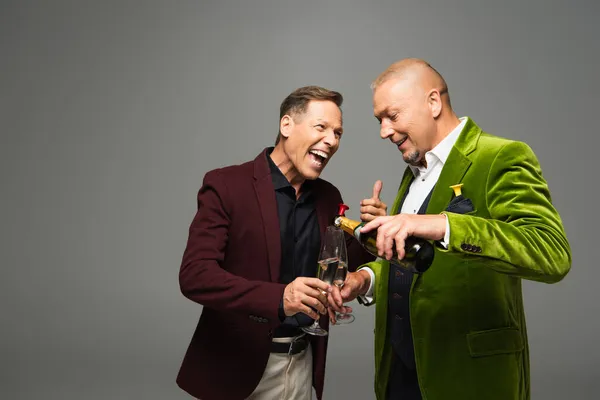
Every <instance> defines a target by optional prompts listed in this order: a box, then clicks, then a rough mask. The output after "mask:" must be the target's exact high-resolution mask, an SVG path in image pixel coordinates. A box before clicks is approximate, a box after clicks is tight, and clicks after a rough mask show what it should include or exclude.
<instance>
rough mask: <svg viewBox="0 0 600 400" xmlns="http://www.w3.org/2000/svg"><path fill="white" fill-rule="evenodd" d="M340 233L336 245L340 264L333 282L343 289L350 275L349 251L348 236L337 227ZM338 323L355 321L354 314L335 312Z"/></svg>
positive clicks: (337, 235) (337, 234)
mask: <svg viewBox="0 0 600 400" xmlns="http://www.w3.org/2000/svg"><path fill="white" fill-rule="evenodd" d="M336 229H338V230H339V233H336V246H337V247H338V249H339V252H338V256H337V258H338V260H339V262H338V264H337V268H336V269H335V275H334V277H333V284H334V285H335V286H337V287H338V289H340V291H341V290H342V287H344V282H345V281H346V275H348V253H347V251H346V238H345V235H344V231H343V230H342V229H341V228H336ZM335 320H336V324H349V323H351V322H352V321H354V315H352V314H346V313H336V314H335Z"/></svg>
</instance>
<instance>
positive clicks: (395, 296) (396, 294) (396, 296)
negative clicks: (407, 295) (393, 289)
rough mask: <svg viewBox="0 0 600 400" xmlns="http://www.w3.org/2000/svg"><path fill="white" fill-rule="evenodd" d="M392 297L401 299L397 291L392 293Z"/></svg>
mask: <svg viewBox="0 0 600 400" xmlns="http://www.w3.org/2000/svg"><path fill="white" fill-rule="evenodd" d="M394 298H395V299H401V298H402V296H400V295H399V294H398V293H394Z"/></svg>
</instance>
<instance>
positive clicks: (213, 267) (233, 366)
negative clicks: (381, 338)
mask: <svg viewBox="0 0 600 400" xmlns="http://www.w3.org/2000/svg"><path fill="white" fill-rule="evenodd" d="M342 101H343V99H342V96H341V94H339V93H337V92H334V91H330V90H327V89H324V88H320V87H316V86H308V87H304V88H300V89H297V90H296V91H294V92H292V93H291V94H290V95H289V96H288V97H287V98H286V99H285V100H284V101H283V103H282V104H281V109H280V130H279V134H278V137H277V141H276V144H275V147H274V148H267V149H265V150H264V151H263V152H261V153H260V154H259V155H258V156H257V157H256V158H255V159H254V160H253V161H249V162H246V163H244V164H241V165H233V166H229V167H225V168H220V169H216V170H213V171H210V172H208V173H207V174H206V175H205V177H204V181H203V184H202V187H201V188H200V191H199V193H198V199H197V201H198V210H197V213H196V215H195V217H194V220H193V222H192V223H191V226H190V230H189V238H188V242H187V246H186V249H185V252H184V255H183V260H182V264H181V269H180V274H179V282H180V286H181V291H182V293H183V294H184V295H185V296H186V297H187V298H189V299H190V300H192V301H194V302H197V303H199V304H202V305H203V310H202V315H201V316H200V320H199V322H198V325H197V328H196V331H195V333H194V335H193V338H192V340H191V343H190V345H189V347H188V350H187V353H186V355H185V357H184V360H183V363H182V365H181V369H180V371H179V375H178V377H177V384H178V385H179V386H180V387H181V388H182V389H183V390H185V391H186V392H188V393H189V394H191V395H192V396H194V397H196V398H199V399H202V400H217V399H218V400H241V399H246V398H252V399H267V398H268V399H269V400H270V399H271V398H273V397H272V396H274V394H273V393H284V391H285V390H288V392H285V393H288V394H286V395H282V394H278V395H277V396H278V397H277V398H282V396H283V397H285V398H286V399H294V400H295V399H300V398H302V399H304V398H308V399H310V398H311V397H310V396H311V392H312V390H311V387H310V380H307V381H306V383H305V384H303V386H304V387H303V388H300V391H301V392H303V394H301V395H290V394H289V393H290V392H289V390H290V389H288V388H281V391H272V390H279V388H274V389H273V388H271V389H269V390H271V391H270V392H267V391H264V390H263V388H264V387H265V385H271V384H270V383H267V381H268V382H272V381H273V379H272V376H269V375H270V374H271V375H273V374H276V375H279V374H280V373H279V372H273V371H274V370H273V369H272V368H271V367H268V364H269V365H270V360H272V358H273V357H274V354H277V355H278V357H279V359H281V358H282V357H283V360H284V362H285V360H286V358H285V357H289V359H290V360H291V359H292V357H295V356H296V355H299V354H302V352H306V351H309V350H308V349H311V350H312V353H311V354H309V355H311V357H312V374H310V371H304V373H305V374H306V373H307V372H308V375H307V376H308V377H309V378H310V377H311V375H312V385H313V386H314V388H315V390H316V393H317V396H318V398H319V399H320V398H321V396H322V393H323V384H324V374H325V358H326V348H327V337H318V336H310V335H305V334H303V333H302V331H301V330H300V327H301V326H304V325H310V324H311V323H312V321H313V320H314V319H317V318H320V324H321V326H322V327H324V328H325V329H328V322H329V321H328V318H327V317H326V316H325V315H324V314H327V309H326V308H325V307H326V304H327V300H326V297H325V296H324V295H323V294H321V292H320V291H319V290H317V289H323V290H328V289H329V287H328V285H327V284H326V283H324V282H322V281H319V280H318V279H316V278H315V276H316V269H317V261H318V260H317V258H318V252H319V249H320V235H321V233H323V232H324V230H325V228H326V226H327V225H330V224H331V223H332V221H333V218H334V217H335V214H336V212H337V209H338V204H340V203H342V198H341V195H340V193H339V191H338V189H337V188H336V187H335V186H333V185H332V184H330V183H329V182H327V181H324V180H322V179H320V178H319V175H320V174H321V172H322V170H323V168H324V167H325V165H326V164H327V162H328V161H329V159H330V158H331V156H333V154H334V153H335V152H336V151H337V149H338V146H339V141H340V138H341V135H342V115H341V110H340V106H341V103H342ZM292 188H293V190H292ZM286 204H287V205H286ZM285 216H287V217H285ZM282 219H283V220H282ZM298 224H302V226H297V225H298ZM290 235H291V236H290ZM302 243H304V244H302ZM347 244H348V259H349V263H350V270H355V269H356V267H357V266H358V265H360V264H362V263H364V262H367V261H371V260H372V259H373V257H371V256H370V255H368V254H367V253H366V252H365V251H364V250H363V249H362V247H360V245H359V244H358V242H356V241H355V240H353V239H352V238H351V237H349V236H347ZM294 246H298V247H294ZM317 311H318V313H317ZM298 333H300V335H299V336H302V337H301V338H300V339H298V340H297V341H295V342H293V343H289V342H288V343H275V341H274V338H279V337H282V336H292V335H293V336H294V337H297V336H296V335H297V334H298ZM307 365H308V366H309V367H308V368H310V362H309V364H307ZM286 368H287V367H286ZM290 371H291V370H290ZM301 372H302V371H301ZM284 375H286V372H285V370H283V371H282V372H281V376H282V379H281V380H280V381H281V382H284V381H285V379H284ZM269 379H270V380H269ZM282 385H285V383H282ZM297 386H298V385H297ZM256 390H259V392H256ZM294 390H297V388H296V389H294ZM307 396H309V397H307Z"/></svg>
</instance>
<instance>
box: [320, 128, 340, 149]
mask: <svg viewBox="0 0 600 400" xmlns="http://www.w3.org/2000/svg"><path fill="white" fill-rule="evenodd" d="M323 142H324V143H325V144H326V145H327V146H329V147H336V146H337V145H338V142H339V139H338V137H337V135H336V134H335V132H334V131H333V129H328V130H327V134H326V135H325V137H324V138H323Z"/></svg>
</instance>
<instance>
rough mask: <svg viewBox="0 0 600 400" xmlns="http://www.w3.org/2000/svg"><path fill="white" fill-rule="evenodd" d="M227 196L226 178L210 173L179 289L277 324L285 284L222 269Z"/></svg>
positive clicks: (211, 304) (219, 306)
mask: <svg viewBox="0 0 600 400" xmlns="http://www.w3.org/2000/svg"><path fill="white" fill-rule="evenodd" d="M227 198H228V197H227V187H226V185H225V179H223V178H222V177H221V176H220V174H219V172H218V171H212V172H209V173H208V174H207V175H206V176H205V178H204V182H203V184H202V187H201V188H200V191H199V193H198V210H197V212H196V215H195V217H194V220H193V221H192V224H191V226H190V229H189V237H188V242H187V246H186V249H185V252H184V254H183V260H182V264H181V268H180V271H179V285H180V288H181V292H182V293H183V295H184V296H185V297H187V298H188V299H190V300H192V301H194V302H196V303H199V304H202V305H204V306H207V307H211V308H215V309H220V310H225V311H232V312H237V313H243V314H251V315H257V316H262V317H265V318H267V319H268V320H269V322H270V323H271V324H279V316H278V308H279V304H280V301H281V299H282V298H283V293H284V289H285V285H283V284H279V283H272V282H262V281H251V280H248V279H245V278H242V277H240V276H237V275H234V274H232V273H230V272H228V271H226V270H225V269H223V268H222V265H223V262H224V259H225V256H226V254H225V250H226V247H227V242H228V234H229V227H230V222H231V221H230V217H229V213H228V209H229V207H228V206H227V204H226V201H225V200H224V199H227ZM249 262H250V261H249Z"/></svg>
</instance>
